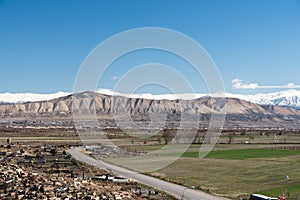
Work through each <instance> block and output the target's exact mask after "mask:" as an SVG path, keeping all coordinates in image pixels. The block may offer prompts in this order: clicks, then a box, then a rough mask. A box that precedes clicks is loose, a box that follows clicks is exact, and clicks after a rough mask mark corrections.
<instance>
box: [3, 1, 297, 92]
mask: <svg viewBox="0 0 300 200" xmlns="http://www.w3.org/2000/svg"><path fill="white" fill-rule="evenodd" d="M138 27H164V28H169V29H173V30H176V31H180V32H182V33H184V34H186V35H188V36H190V37H192V38H193V39H195V40H196V41H197V42H199V43H200V44H201V45H202V46H203V47H204V48H205V49H206V50H207V52H208V53H209V54H210V55H211V57H212V58H213V60H214V61H215V63H216V64H217V66H218V68H219V71H220V73H221V75H222V78H223V81H224V84H225V88H226V91H227V92H232V93H257V92H270V91H275V90H280V89H286V88H285V85H286V84H288V83H290V84H289V85H288V86H289V87H288V88H296V89H297V88H298V86H299V85H300V79H299V75H300V1H299V0H207V1H201V0H188V1H186V0H181V1H179V0H178V1H176V0H151V1H146V0H126V1H123V0H119V1H113V0H106V1H104V0H97V1H86V0H81V1H79V0H72V1H69V0H43V1H41V0H26V1H22V0H19V1H17V0H2V1H1V0H0V67H1V78H0V85H1V87H0V92H1V93H2V92H12V93H17V92H34V93H52V92H57V91H66V92H71V91H72V89H73V83H74V80H75V77H76V73H77V71H78V69H79V67H80V64H81V63H82V61H83V60H84V58H85V57H86V56H87V55H88V54H89V52H90V51H91V50H92V49H93V48H94V47H96V46H97V45H98V44H99V43H100V42H101V41H103V40H105V39H107V38H108V37H110V36H112V35H114V34H117V33H119V32H121V31H125V30H128V29H132V28H138ZM128 56H129V57H128V58H127V59H125V58H124V61H123V62H122V59H120V60H119V64H118V63H117V64H118V65H117V64H115V67H112V68H111V70H110V71H108V72H107V73H106V74H105V77H103V80H102V81H101V82H100V84H99V87H101V88H110V89H111V88H113V87H114V84H115V82H116V81H117V79H118V77H120V76H122V75H123V73H126V71H128V70H130V69H131V68H132V67H134V66H136V65H137V64H142V63H147V62H159V63H164V64H169V65H171V66H172V67H174V68H175V69H176V70H178V71H179V72H181V73H183V74H184V75H185V76H187V77H190V78H189V80H190V82H191V84H192V85H193V86H194V89H195V90H196V92H205V89H203V87H202V85H201V84H199V85H198V82H197V80H196V78H195V77H193V71H192V70H190V69H189V67H188V66H185V64H184V63H183V62H182V61H180V60H176V59H177V58H174V57H172V56H170V55H164V53H161V52H158V51H148V52H142V53H138V52H137V53H136V55H128ZM130 56H131V57H130ZM155 59H157V60H155ZM126 60H127V61H126ZM128 60H130V62H128ZM233 79H240V80H243V82H241V81H240V80H238V81H236V82H235V87H233V84H232V80H233ZM249 83H252V86H253V84H254V89H248V88H249V87H248V86H249V85H248V84H249ZM291 83H292V84H291ZM265 86H266V87H265ZM272 86H279V88H273V87H272ZM281 86H282V88H280V87H281ZM294 86H295V87H294ZM250 87H251V85H250ZM141 92H152V93H156V92H158V93H159V89H158V90H157V91H155V90H153V88H152V89H151V88H147V87H145V88H144V90H141ZM160 92H161V91H160Z"/></svg>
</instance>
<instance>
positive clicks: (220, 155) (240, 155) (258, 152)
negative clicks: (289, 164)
mask: <svg viewBox="0 0 300 200" xmlns="http://www.w3.org/2000/svg"><path fill="white" fill-rule="evenodd" d="M198 154H199V152H185V153H184V154H183V156H184V157H191V158H196V157H198ZM299 154H300V151H294V150H272V149H239V150H224V151H212V152H210V153H209V154H208V155H207V158H216V159H237V160H244V159H249V158H277V157H284V156H291V155H299Z"/></svg>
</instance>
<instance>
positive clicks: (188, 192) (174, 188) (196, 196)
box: [68, 147, 227, 200]
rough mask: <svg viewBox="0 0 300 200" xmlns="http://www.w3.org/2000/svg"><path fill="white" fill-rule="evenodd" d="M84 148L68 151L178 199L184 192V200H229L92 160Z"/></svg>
mask: <svg viewBox="0 0 300 200" xmlns="http://www.w3.org/2000/svg"><path fill="white" fill-rule="evenodd" d="M81 150H82V148H80V147H76V148H72V149H69V150H68V153H69V154H71V155H72V156H73V157H74V158H75V159H76V160H79V161H82V162H86V163H88V164H90V165H94V166H97V167H99V168H102V169H110V170H111V171H112V172H114V173H115V174H117V175H119V176H124V177H127V178H129V179H133V180H135V181H137V182H139V183H142V184H145V185H148V186H151V187H153V188H156V189H158V190H162V191H165V192H167V193H169V194H171V195H172V196H174V197H176V198H177V199H181V197H182V193H183V191H184V190H185V192H184V199H186V200H227V199H226V198H222V197H216V196H212V195H210V194H206V193H204V192H201V191H199V190H193V189H187V188H185V187H183V186H181V185H177V184H173V183H170V182H167V181H163V180H160V179H157V178H153V177H150V176H146V175H143V174H139V173H137V172H134V171H130V170H128V169H124V168H121V167H118V166H115V165H111V164H108V163H105V162H103V161H101V160H96V159H94V158H91V157H89V156H87V155H85V154H83V153H81Z"/></svg>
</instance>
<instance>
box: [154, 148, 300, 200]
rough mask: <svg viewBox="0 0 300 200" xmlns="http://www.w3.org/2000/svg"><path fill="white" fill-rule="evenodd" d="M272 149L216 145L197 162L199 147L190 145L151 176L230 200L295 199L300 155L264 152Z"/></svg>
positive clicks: (273, 151)
mask: <svg viewBox="0 0 300 200" xmlns="http://www.w3.org/2000/svg"><path fill="white" fill-rule="evenodd" d="M272 146H274V145H250V146H249V145H229V144H228V145H225V144H224V145H220V144H219V145H217V146H216V147H215V150H214V151H212V152H210V153H209V154H208V156H207V157H206V158H204V159H199V158H198V151H199V147H200V146H199V145H192V146H191V148H190V149H189V150H188V151H187V152H185V153H184V154H183V155H182V157H181V158H180V159H178V160H177V161H176V162H174V163H172V164H171V165H169V166H168V167H166V168H164V169H161V170H158V171H157V172H155V173H153V174H152V175H154V176H157V177H159V178H163V179H165V180H170V181H173V182H176V183H180V184H183V185H186V186H190V185H193V186H196V187H197V188H198V189H201V190H205V191H206V192H210V193H213V194H217V195H221V196H227V197H230V198H232V199H233V198H236V199H238V198H237V197H239V196H240V197H241V196H243V197H249V196H250V194H251V193H260V194H265V195H268V196H274V197H278V196H280V195H282V194H283V193H289V198H288V199H297V197H298V195H300V187H299V186H300V151H296V150H272V149H267V148H269V147H272ZM276 146H277V145H276ZM285 175H288V176H289V177H290V180H286V179H285Z"/></svg>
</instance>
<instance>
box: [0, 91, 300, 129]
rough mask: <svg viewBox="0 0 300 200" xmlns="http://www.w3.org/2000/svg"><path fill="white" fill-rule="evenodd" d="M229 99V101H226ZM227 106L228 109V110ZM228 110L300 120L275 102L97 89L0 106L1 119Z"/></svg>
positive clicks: (239, 117) (255, 118)
mask: <svg viewBox="0 0 300 200" xmlns="http://www.w3.org/2000/svg"><path fill="white" fill-rule="evenodd" d="M225 101H226V104H224V103H225ZM225 105H226V109H225ZM223 109H225V110H226V118H227V120H228V121H232V122H234V123H236V122H237V121H243V122H247V123H249V124H251V123H254V122H255V123H256V122H257V123H265V122H268V123H289V124H299V123H300V111H299V110H296V109H293V108H284V107H278V106H275V105H268V106H262V105H258V104H255V103H252V102H249V101H245V100H242V99H238V98H226V99H222V98H217V97H201V98H197V99H193V100H183V99H177V100H166V99H165V100H155V99H145V98H128V97H124V96H111V95H106V94H100V93H95V92H81V93H75V94H71V95H67V96H63V97H59V98H55V99H52V100H45V101H37V102H26V103H15V104H4V105H0V116H1V117H2V118H8V117H10V118H28V117H31V118H53V117H55V118H60V117H72V116H73V114H76V115H77V114H78V115H85V114H86V115H90V114H92V113H95V114H96V115H97V116H101V117H107V118H113V115H114V114H115V113H118V114H120V113H121V114H122V112H123V113H124V114H129V115H130V116H131V117H133V118H136V119H140V120H144V119H149V114H151V112H152V113H156V114H167V115H168V116H169V117H173V118H174V119H175V118H176V119H178V118H179V117H180V116H181V115H182V114H183V113H184V114H188V115H190V116H198V115H199V116H200V119H201V120H207V119H209V117H208V116H209V115H211V114H212V113H215V114H221V113H222V110H223Z"/></svg>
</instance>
